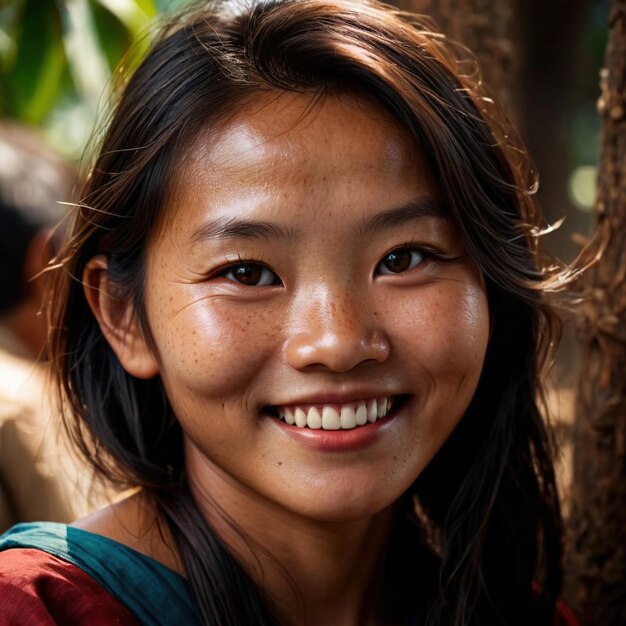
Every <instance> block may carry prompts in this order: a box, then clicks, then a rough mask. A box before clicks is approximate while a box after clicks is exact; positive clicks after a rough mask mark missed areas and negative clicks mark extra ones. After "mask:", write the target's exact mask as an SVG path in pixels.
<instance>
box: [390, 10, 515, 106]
mask: <svg viewBox="0 0 626 626" xmlns="http://www.w3.org/2000/svg"><path fill="white" fill-rule="evenodd" d="M513 3H514V0H497V1H495V2H494V0H399V1H398V2H397V4H398V5H399V7H400V8H401V9H404V10H406V11H414V12H416V13H426V14H428V15H431V16H432V17H433V18H434V19H435V21H436V22H437V25H438V26H439V27H440V28H441V30H442V31H443V32H444V33H445V34H446V36H448V37H449V38H450V39H453V40H455V41H459V42H460V43H462V44H463V45H464V46H467V47H468V48H469V49H470V50H471V51H472V52H473V53H474V54H475V55H476V58H477V59H478V63H479V65H480V68H481V71H482V74H483V79H484V81H485V83H487V85H488V86H489V87H490V89H491V90H492V91H493V92H494V93H495V94H496V95H497V96H498V99H499V101H500V102H501V104H502V105H503V106H504V108H505V109H506V110H507V111H508V112H509V113H511V114H513V115H514V114H515V111H514V110H512V100H513V98H512V95H511V94H512V86H513V79H514V75H515V71H514V70H515V68H514V61H515V59H516V58H517V55H516V54H514V46H513V43H512V41H513V39H512V37H511V28H512V22H513V20H512V18H513Z"/></svg>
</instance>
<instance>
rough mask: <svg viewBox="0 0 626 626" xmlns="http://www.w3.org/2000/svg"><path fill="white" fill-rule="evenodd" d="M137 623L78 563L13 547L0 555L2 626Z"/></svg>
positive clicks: (133, 625) (136, 625) (130, 625)
mask: <svg viewBox="0 0 626 626" xmlns="http://www.w3.org/2000/svg"><path fill="white" fill-rule="evenodd" d="M55 624H58V625H59V626H110V625H117V626H139V622H138V621H137V620H136V619H135V617H134V616H133V615H132V614H131V613H130V612H129V611H128V609H127V608H126V607H125V606H124V605H123V604H121V603H120V602H119V601H118V600H117V599H115V598H114V597H113V596H112V595H110V594H109V593H108V592H107V591H105V590H104V589H103V588H102V587H101V586H100V585H98V583H96V582H95V581H94V580H93V578H91V576H89V575H88V574H86V573H85V572H83V571H82V570H81V569H79V568H78V567H76V566H74V565H71V564H70V563H67V562H66V561H63V560H61V559H59V558H57V557H55V556H52V555H51V554H48V553H46V552H42V551H41V550H35V549H30V548H13V549H10V550H6V551H5V552H3V558H2V559H0V626H25V625H28V626H52V625H55Z"/></svg>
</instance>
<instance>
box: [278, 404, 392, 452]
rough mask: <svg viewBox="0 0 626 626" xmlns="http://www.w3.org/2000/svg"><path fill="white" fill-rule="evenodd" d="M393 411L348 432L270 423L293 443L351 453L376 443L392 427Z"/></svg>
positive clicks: (323, 450)
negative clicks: (371, 422)
mask: <svg viewBox="0 0 626 626" xmlns="http://www.w3.org/2000/svg"><path fill="white" fill-rule="evenodd" d="M396 417H397V416H396V413H395V411H394V412H393V413H390V414H389V415H387V416H386V417H384V418H382V419H379V420H377V421H375V422H374V423H373V424H366V425H365V426H357V427H356V428H351V429H349V430H324V429H322V428H317V429H313V428H300V427H299V426H290V425H289V424H286V423H285V422H283V421H282V420H279V419H276V418H272V421H273V422H275V423H276V425H277V426H278V427H279V428H280V429H281V430H282V431H283V432H284V433H285V434H286V435H287V436H289V437H291V438H292V439H293V440H294V441H297V442H298V443H301V444H303V445H305V446H307V447H310V448H313V449H314V450H319V451H322V452H353V451H356V450H360V449H363V448H367V447H368V446H371V445H372V444H374V443H375V442H376V441H378V440H379V439H380V438H381V437H382V436H383V435H384V434H385V431H387V430H389V428H391V427H392V424H393V422H394V421H395V419H396Z"/></svg>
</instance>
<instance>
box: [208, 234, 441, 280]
mask: <svg viewBox="0 0 626 626" xmlns="http://www.w3.org/2000/svg"><path fill="white" fill-rule="evenodd" d="M402 252H409V253H411V254H413V253H417V254H419V255H420V256H421V259H420V261H419V263H417V264H415V265H414V266H413V267H408V268H406V269H400V271H398V272H394V271H391V270H389V268H388V267H387V268H386V269H387V270H388V271H387V272H381V271H380V268H381V266H382V265H383V263H384V261H385V259H388V258H389V257H390V256H391V255H393V254H398V253H402ZM432 260H437V261H446V260H447V259H446V258H445V257H444V256H442V255H441V254H440V253H438V252H437V251H435V250H432V249H431V248H427V247H424V246H423V245H419V244H417V243H411V242H407V243H405V244H402V245H400V246H396V247H395V248H393V249H392V250H390V251H389V252H386V253H385V254H384V255H383V257H382V259H381V260H380V261H379V262H378V264H377V265H376V270H375V273H376V274H378V275H381V276H392V275H397V274H403V273H405V272H408V271H410V270H412V269H415V268H416V267H418V266H420V265H423V264H424V263H425V262H428V261H432ZM412 261H413V259H411V262H412ZM237 269H242V270H245V269H247V270H256V271H260V272H261V277H263V272H267V273H268V274H271V275H272V276H273V279H272V281H271V282H269V281H270V276H268V275H267V274H266V275H265V276H264V278H259V280H257V281H256V282H254V283H253V284H246V283H245V282H243V281H242V280H239V279H238V278H236V277H235V275H234V274H233V272H234V271H235V270H237ZM229 274H230V275H231V276H229ZM216 275H217V276H223V277H224V278H227V279H228V280H230V281H232V282H234V283H236V284H239V285H242V286H244V287H273V286H278V285H282V281H281V280H280V278H279V277H278V275H277V274H276V273H275V272H274V271H273V270H272V269H270V268H269V267H268V266H267V265H265V264H264V263H262V262H260V261H256V260H252V259H250V260H249V259H245V258H242V257H239V259H238V260H237V261H236V262H233V263H230V264H229V265H227V266H225V267H223V268H222V269H221V270H220V271H219V273H218V274H216ZM242 277H243V275H242V276H240V278H242Z"/></svg>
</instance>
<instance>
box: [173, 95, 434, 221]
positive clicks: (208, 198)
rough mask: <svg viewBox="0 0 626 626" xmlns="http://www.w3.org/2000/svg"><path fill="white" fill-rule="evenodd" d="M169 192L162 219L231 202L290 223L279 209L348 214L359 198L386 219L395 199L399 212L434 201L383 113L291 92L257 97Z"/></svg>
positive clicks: (204, 142) (422, 171) (406, 143)
mask: <svg viewBox="0 0 626 626" xmlns="http://www.w3.org/2000/svg"><path fill="white" fill-rule="evenodd" d="M364 181H366V182H368V183H370V181H371V185H369V186H370V188H369V189H368V190H365V189H364V188H363V183H364ZM172 187H173V193H172V194H171V198H172V200H171V202H170V203H169V206H168V207H167V209H166V212H165V213H166V216H169V218H172V219H173V218H175V217H176V215H178V214H179V212H180V211H181V210H183V211H189V207H191V206H195V207H204V209H205V211H210V212H211V213H218V214H219V213H220V212H221V211H223V212H225V213H228V211H229V210H230V209H229V207H230V206H231V199H232V198H234V197H237V200H238V202H237V203H236V204H237V212H238V214H239V215H241V213H242V212H243V213H245V211H246V208H247V207H251V211H252V209H253V208H255V207H259V206H260V204H261V203H262V201H263V198H266V199H267V202H266V203H265V204H264V207H265V208H267V207H269V210H270V211H283V213H284V209H283V208H282V205H281V199H282V200H287V201H288V202H289V205H290V210H291V211H292V212H294V211H296V207H302V208H303V210H310V209H311V208H315V206H314V205H316V204H317V205H326V206H335V207H340V206H344V207H346V206H347V204H349V198H350V197H351V195H353V197H354V200H355V205H356V204H358V206H359V208H360V209H364V210H365V211H366V212H367V210H369V209H370V208H371V209H374V208H378V209H384V208H385V207H381V206H379V204H380V199H381V196H385V195H386V194H389V193H394V195H395V196H397V197H394V198H393V201H394V202H395V203H396V204H401V203H402V202H403V201H404V202H408V201H410V200H412V199H413V197H414V196H415V195H416V193H419V195H423V192H424V191H426V192H427V193H431V194H434V191H433V187H434V185H433V183H432V176H431V174H430V170H429V168H428V166H427V164H426V163H425V160H424V158H423V157H422V155H421V154H420V152H419V150H418V148H417V146H416V144H415V141H414V140H413V138H412V137H411V136H410V135H409V133H408V132H407V131H406V129H405V128H404V127H403V126H402V125H401V124H399V123H398V122H397V121H396V120H395V119H394V118H393V117H392V116H391V114H389V113H388V112H387V111H386V110H385V109H383V108H382V107H381V106H379V105H376V104H374V103H372V102H370V101H369V100H367V99H365V98H363V97H359V96H355V95H347V94H342V95H329V96H326V97H324V98H316V97H315V96H313V95H310V94H295V93H286V92H278V93H267V94H262V95H257V96H255V97H254V98H253V99H251V100H250V101H249V102H247V103H246V104H245V105H244V106H242V107H241V108H239V109H238V110H237V112H236V113H235V114H233V115H231V116H230V117H229V118H228V119H226V120H225V121H223V122H222V123H221V124H220V125H219V126H217V127H215V126H213V127H211V128H209V129H207V130H205V131H204V132H203V133H201V134H200V135H199V136H198V137H196V139H195V141H194V142H193V144H192V146H191V149H190V150H189V152H188V154H187V155H186V158H185V159H184V161H183V162H181V163H180V164H179V167H178V171H177V173H176V176H175V180H174V183H173V186H172ZM357 187H358V188H357ZM368 194H369V197H370V198H371V205H372V206H371V207H369V206H368V204H370V202H369V200H368ZM246 196H248V197H249V198H250V202H249V203H246V202H245V201H244V202H242V200H243V199H245V197H246ZM279 196H280V197H279ZM402 196H405V197H402ZM233 204H234V203H233ZM296 212H297V211H296ZM186 217H187V216H186ZM280 217H283V216H282V215H281V216H280ZM168 221H169V220H168V219H167V217H166V220H165V222H168ZM175 221H178V222H179V223H180V222H181V220H175ZM184 221H185V222H186V221H187V220H186V219H185V220H184ZM182 228H184V225H183V226H182Z"/></svg>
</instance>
